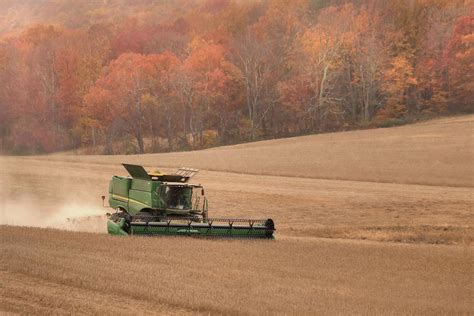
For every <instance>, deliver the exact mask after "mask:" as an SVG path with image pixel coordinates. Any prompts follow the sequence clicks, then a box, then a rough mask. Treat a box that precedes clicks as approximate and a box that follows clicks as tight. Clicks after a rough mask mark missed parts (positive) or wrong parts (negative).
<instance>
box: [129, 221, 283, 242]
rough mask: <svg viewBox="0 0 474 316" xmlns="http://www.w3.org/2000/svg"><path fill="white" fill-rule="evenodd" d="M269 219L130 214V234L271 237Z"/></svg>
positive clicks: (273, 229) (271, 228) (272, 225)
mask: <svg viewBox="0 0 474 316" xmlns="http://www.w3.org/2000/svg"><path fill="white" fill-rule="evenodd" d="M274 231H275V227H274V223H273V220H271V219H241V218H239V219H237V218H234V219H226V218H207V219H203V218H200V217H172V218H171V217H156V216H134V217H132V221H131V222H130V233H131V234H137V235H138V234H140V235H188V236H209V237H235V238H273V233H274Z"/></svg>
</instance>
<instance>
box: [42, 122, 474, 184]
mask: <svg viewBox="0 0 474 316" xmlns="http://www.w3.org/2000/svg"><path fill="white" fill-rule="evenodd" d="M33 159H45V160H49V161H67V162H90V163H107V164H109V163H116V164H119V163H122V162H128V163H137V164H144V165H146V166H149V167H169V168H175V167H181V166H192V167H195V168H200V169H203V170H213V171H224V172H235V173H245V174H255V175H275V176H288V177H305V178H318V179H340V180H356V181H371V182H388V183H410V184H426V185H438V186H466V187H472V186H474V168H473V161H474V115H468V116H459V117H452V118H444V119H438V120H433V121H428V122H424V123H419V124H413V125H407V126H402V127H395V128H386V129H372V130H363V131H352V132H339V133H328V134H320V135H311V136H303V137H295V138H287V139H278V140H269V141H261V142H255V143H247V144H241V145H236V146H224V147H218V148H212V149H208V150H201V151H194V152H178V153H166V154H146V155H128V156H123V155H117V156H64V155H52V156H40V157H35V158H33Z"/></svg>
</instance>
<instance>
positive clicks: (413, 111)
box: [0, 0, 474, 154]
mask: <svg viewBox="0 0 474 316" xmlns="http://www.w3.org/2000/svg"><path fill="white" fill-rule="evenodd" d="M20 2H21V3H18V1H13V0H0V153H5V154H37V153H48V152H55V151H68V150H78V149H81V150H84V152H86V153H98V154H102V153H105V154H117V153H126V154H133V153H145V152H164V151H171V150H190V149H201V148H207V147H212V146H218V145H223V144H234V143H240V142H247V141H254V140H260V139H269V138H278V137H288V136H296V135H304V134H313V133H324V132H333V131H343V130H351V129H360V128H375V127H387V126H395V125H401V124H405V123H409V122H414V121H417V120H421V119H426V118H431V117H435V116H441V115H456V114H460V113H469V112H473V111H474V105H473V100H474V78H473V74H474V6H473V4H472V2H470V1H461V0H431V1H429V0H392V1H376V0H357V1H343V0H248V1H247V0H202V1H197V0H196V1H192V0H176V1H165V0H161V1H156V0H136V1H125V0H102V1H98V0H97V1H74V0H67V1H66V0H38V1H33V0H28V1H20Z"/></svg>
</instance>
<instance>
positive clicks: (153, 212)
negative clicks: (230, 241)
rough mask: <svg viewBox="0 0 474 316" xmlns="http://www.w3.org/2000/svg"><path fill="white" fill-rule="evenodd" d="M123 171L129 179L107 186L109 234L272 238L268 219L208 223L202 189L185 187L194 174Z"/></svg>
mask: <svg viewBox="0 0 474 316" xmlns="http://www.w3.org/2000/svg"><path fill="white" fill-rule="evenodd" d="M123 166H124V167H125V169H126V170H127V171H128V173H129V174H130V176H131V177H120V176H113V177H112V180H110V185H109V206H110V207H111V208H113V209H115V213H113V214H108V218H109V220H108V222H107V230H108V232H109V234H112V235H181V236H209V237H235V238H273V233H274V231H275V226H274V223H273V220H272V219H263V220H257V219H226V218H211V217H209V216H208V202H207V198H206V196H205V194H204V188H203V186H201V185H200V184H190V183H189V180H190V179H191V178H192V177H193V176H194V175H195V174H196V173H197V172H198V170H197V169H191V168H180V169H178V171H177V172H176V173H175V174H163V173H160V172H159V171H155V172H150V173H149V172H147V171H146V170H145V169H144V168H143V167H142V166H137V165H129V164H123ZM102 199H103V200H105V196H103V197H102Z"/></svg>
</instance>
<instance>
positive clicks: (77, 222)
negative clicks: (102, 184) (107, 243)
mask: <svg viewBox="0 0 474 316" xmlns="http://www.w3.org/2000/svg"><path fill="white" fill-rule="evenodd" d="M0 214H1V216H0V225H13V226H30V227H44V228H57V229H62V230H70V231H82V232H94V233H105V232H106V224H105V223H106V216H105V211H104V209H101V208H97V206H87V205H78V204H70V205H63V206H59V207H57V208H55V210H52V211H50V212H44V211H42V210H40V209H38V208H37V207H36V206H35V203H34V202H32V201H28V200H27V199H25V198H23V199H22V201H3V202H2V203H1V204H0Z"/></svg>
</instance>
